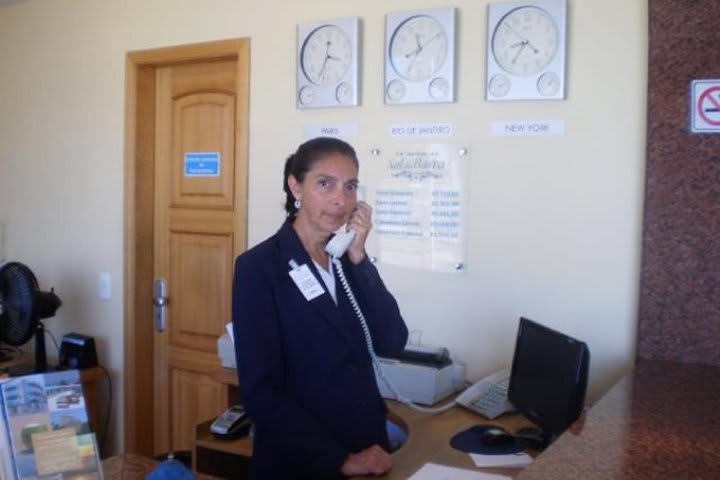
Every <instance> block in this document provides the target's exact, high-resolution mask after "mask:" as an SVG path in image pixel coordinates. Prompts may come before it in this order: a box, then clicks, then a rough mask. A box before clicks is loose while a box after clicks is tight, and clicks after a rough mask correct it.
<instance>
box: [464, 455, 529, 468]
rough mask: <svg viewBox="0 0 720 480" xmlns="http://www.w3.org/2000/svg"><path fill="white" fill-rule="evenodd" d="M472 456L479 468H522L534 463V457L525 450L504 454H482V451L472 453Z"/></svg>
mask: <svg viewBox="0 0 720 480" xmlns="http://www.w3.org/2000/svg"><path fill="white" fill-rule="evenodd" d="M470 458H472V460H473V462H475V466H476V467H479V468H488V467H507V468H522V467H526V466H528V465H530V464H531V463H532V457H531V456H530V455H528V454H527V453H525V452H518V453H507V454H504V455H482V454H480V453H471V454H470Z"/></svg>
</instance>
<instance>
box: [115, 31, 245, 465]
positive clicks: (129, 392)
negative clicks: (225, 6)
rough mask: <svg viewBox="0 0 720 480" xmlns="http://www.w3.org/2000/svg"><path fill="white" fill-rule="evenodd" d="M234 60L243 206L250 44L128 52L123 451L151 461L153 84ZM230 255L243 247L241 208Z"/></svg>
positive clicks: (237, 179)
mask: <svg viewBox="0 0 720 480" xmlns="http://www.w3.org/2000/svg"><path fill="white" fill-rule="evenodd" d="M221 59H226V60H228V59H235V60H237V65H238V71H237V84H236V98H237V101H236V135H235V139H236V140H235V155H236V169H235V201H238V202H243V203H244V204H245V205H247V189H248V187H247V171H248V162H247V153H248V123H247V120H248V119H249V117H248V112H249V90H250V88H249V85H250V39H249V38H240V39H230V40H219V41H213V42H205V43H197V44H190V45H181V46H174V47H164V48H158V49H152V50H140V51H132V52H128V53H127V56H126V60H125V153H124V157H125V158H124V174H125V181H124V197H125V198H124V222H125V225H124V242H125V245H124V289H123V290H124V300H123V304H124V315H123V355H124V359H123V375H122V377H123V391H124V395H123V451H124V452H127V453H137V454H140V455H146V456H149V455H152V453H153V443H154V431H153V425H154V422H153V378H154V371H153V360H152V359H153V335H154V329H153V325H152V318H153V317H152V314H153V312H152V286H153V280H154V279H153V265H154V262H153V257H154V251H153V223H154V218H153V202H154V167H155V100H156V98H155V97H156V94H155V76H156V71H157V69H158V68H160V67H164V66H167V65H172V64H178V63H182V62H190V61H211V60H221ZM238 215H239V218H237V222H236V225H242V226H244V228H240V229H238V230H239V231H236V232H235V235H234V237H235V242H234V243H235V244H234V245H233V248H234V250H235V251H236V252H237V251H240V250H241V249H242V248H244V247H245V245H247V208H241V209H240V213H239V214H238Z"/></svg>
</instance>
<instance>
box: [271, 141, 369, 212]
mask: <svg viewBox="0 0 720 480" xmlns="http://www.w3.org/2000/svg"><path fill="white" fill-rule="evenodd" d="M333 153H339V154H342V155H345V156H347V157H349V158H350V159H352V161H353V162H354V163H355V166H356V167H358V166H359V164H358V159H357V154H356V153H355V149H354V148H353V147H352V146H350V144H349V143H347V142H344V141H342V140H340V139H338V138H334V137H317V138H313V139H312V140H308V141H307V142H305V143H303V144H302V145H300V146H299V147H298V149H297V150H296V151H295V153H293V154H292V155H290V156H289V157H288V158H287V160H285V172H284V175H283V190H284V191H285V195H286V198H285V211H286V212H287V216H288V217H290V218H293V217H295V215H297V208H295V197H293V194H292V191H290V185H289V184H288V178H289V177H290V175H292V176H293V177H295V180H297V181H298V182H300V183H302V182H304V181H305V174H306V173H307V172H308V171H309V170H310V169H311V168H312V166H313V165H314V164H315V162H317V161H318V160H321V159H323V158H324V157H325V156H327V155H330V154H333Z"/></svg>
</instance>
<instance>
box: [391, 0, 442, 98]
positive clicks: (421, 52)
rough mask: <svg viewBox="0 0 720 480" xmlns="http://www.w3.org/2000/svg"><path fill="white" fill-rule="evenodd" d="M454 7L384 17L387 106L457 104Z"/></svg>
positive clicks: (406, 12)
mask: <svg viewBox="0 0 720 480" xmlns="http://www.w3.org/2000/svg"><path fill="white" fill-rule="evenodd" d="M455 13H456V9H455V8H454V7H443V8H434V9H423V10H409V11H404V12H395V13H388V14H387V15H386V16H385V81H384V85H385V103H386V104H392V105H397V104H408V103H450V102H454V101H455Z"/></svg>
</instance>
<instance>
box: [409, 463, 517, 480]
mask: <svg viewBox="0 0 720 480" xmlns="http://www.w3.org/2000/svg"><path fill="white" fill-rule="evenodd" d="M509 478H510V477H506V476H504V475H495V474H493V473H484V472H476V471H474V470H466V469H464V468H455V467H448V466H446V465H440V464H438V463H426V464H425V465H423V466H422V468H420V470H418V471H417V472H415V473H414V474H413V476H412V477H410V478H409V479H408V480H505V479H509Z"/></svg>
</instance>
